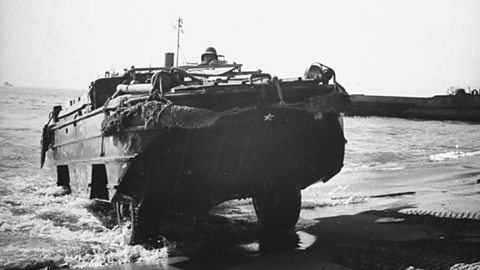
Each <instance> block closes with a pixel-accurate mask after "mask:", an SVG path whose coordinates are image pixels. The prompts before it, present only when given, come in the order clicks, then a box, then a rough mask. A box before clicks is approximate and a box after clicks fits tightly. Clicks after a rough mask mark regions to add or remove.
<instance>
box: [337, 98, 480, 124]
mask: <svg viewBox="0 0 480 270" xmlns="http://www.w3.org/2000/svg"><path fill="white" fill-rule="evenodd" d="M350 101H351V103H350V106H349V108H348V109H347V112H346V115H348V116H385V117H400V118H416V119H429V120H458V121H470V122H480V95H472V94H463V95H438V96H433V97H428V98H424V97H397V96H369V95H350Z"/></svg>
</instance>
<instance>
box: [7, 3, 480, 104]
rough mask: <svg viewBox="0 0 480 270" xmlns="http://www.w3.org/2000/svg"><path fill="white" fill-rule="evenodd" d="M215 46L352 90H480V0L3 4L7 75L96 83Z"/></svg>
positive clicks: (26, 81)
mask: <svg viewBox="0 0 480 270" xmlns="http://www.w3.org/2000/svg"><path fill="white" fill-rule="evenodd" d="M179 17H181V18H182V19H183V33H182V34H181V36H180V44H181V48H180V55H179V58H180V62H181V63H183V62H199V60H200V55H201V54H202V52H203V51H204V50H205V49H206V48H207V47H209V46H213V47H215V48H216V49H217V51H218V53H219V54H222V55H225V57H226V59H227V60H229V61H235V62H237V63H242V64H244V67H243V70H248V69H252V70H257V69H262V70H263V71H265V72H268V73H270V74H272V75H276V76H278V77H286V78H293V77H299V76H302V75H303V73H304V71H305V69H306V68H307V67H308V66H309V65H310V64H311V63H313V62H321V63H323V64H326V65H328V66H330V67H332V68H333V69H334V70H335V71H336V74H337V79H338V81H339V82H340V83H341V84H342V85H343V86H344V87H345V88H346V89H347V91H348V92H350V93H363V94H374V95H398V96H432V95H437V94H445V93H446V91H447V89H448V88H449V87H452V86H454V87H462V88H466V89H468V87H471V89H474V88H476V89H479V88H480V1H478V0H399V1H389V0H367V1H358V0H357V1H355V0H338V1H331V0H329V1H323V0H317V1H307V0H296V1H286V2H280V1H260V0H253V1H251V0H245V1H243V0H242V1H227V0H224V1H209V0H204V1H181V0H177V1H159V0H156V1H153V0H152V1H149V0H136V1H131V0H130V1H118V0H117V1H98V0H0V83H3V82H4V81H9V82H10V83H12V84H14V85H15V86H25V87H54V88H68V89H70V88H71V89H85V90H87V89H88V85H89V84H90V82H91V81H93V80H95V79H96V78H98V77H100V76H102V75H103V74H104V72H105V71H106V70H110V69H115V70H117V71H122V70H123V68H127V67H130V66H132V65H134V66H136V67H141V66H161V65H163V63H164V54H165V52H176V41H177V30H176V29H175V27H174V26H175V23H176V20H177V19H178V18H179Z"/></svg>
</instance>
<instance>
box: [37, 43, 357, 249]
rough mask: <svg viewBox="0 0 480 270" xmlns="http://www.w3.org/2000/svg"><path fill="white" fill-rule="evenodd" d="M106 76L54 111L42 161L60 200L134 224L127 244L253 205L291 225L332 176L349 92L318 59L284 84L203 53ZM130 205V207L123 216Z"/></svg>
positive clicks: (269, 221) (274, 224)
mask: <svg viewBox="0 0 480 270" xmlns="http://www.w3.org/2000/svg"><path fill="white" fill-rule="evenodd" d="M165 59H166V61H165V62H166V64H165V67H158V68H153V67H148V68H136V67H132V68H131V69H129V70H126V72H125V73H124V74H122V75H118V74H115V73H113V74H112V73H106V76H105V77H104V78H99V79H97V80H95V81H94V82H92V83H91V85H90V90H89V91H88V93H87V94H86V95H84V96H81V97H78V98H75V99H72V100H69V101H67V103H66V105H65V106H63V107H62V106H55V107H54V108H53V110H52V112H51V113H50V119H49V121H48V123H47V124H46V125H45V127H44V130H43V139H42V160H41V165H42V166H43V164H44V161H45V157H46V156H48V157H49V158H50V159H51V160H52V161H53V163H52V162H51V163H52V164H53V165H54V167H55V168H56V172H57V185H58V186H60V187H62V188H63V190H64V191H65V192H67V193H69V192H71V193H73V194H78V195H80V196H84V197H87V198H90V199H96V200H102V201H108V202H111V203H112V204H115V205H116V206H117V210H118V211H117V214H118V215H119V216H121V215H122V214H125V212H126V213H128V214H127V216H128V218H131V220H132V222H131V224H132V225H131V239H130V242H131V243H138V242H145V241H149V240H151V239H153V238H154V237H155V234H156V233H158V232H157V231H156V229H155V228H156V227H157V226H156V224H157V223H156V222H158V219H159V217H161V213H162V212H163V211H164V210H165V209H168V211H172V210H173V211H181V212H184V213H190V214H192V215H195V216H197V217H199V216H202V215H204V214H206V213H207V212H208V211H209V210H210V209H211V208H212V207H214V206H215V205H217V204H219V203H222V202H224V201H227V200H232V199H240V198H248V197H251V198H253V203H254V206H255V210H256V214H257V216H258V219H259V222H260V223H261V224H262V226H263V227H264V228H265V229H268V230H270V229H271V230H288V229H292V228H294V226H295V224H296V222H297V220H298V217H299V212H300V203H301V192H300V191H301V190H302V189H304V188H306V187H307V186H309V185H311V184H313V183H315V182H318V181H323V182H325V181H327V180H329V179H330V178H332V177H333V176H334V175H335V174H337V173H338V172H339V171H340V170H341V168H342V166H343V159H344V147H345V142H346V140H345V138H344V134H343V126H342V115H343V112H344V110H345V107H346V106H347V104H348V102H349V97H348V94H347V93H346V92H345V90H344V88H343V87H342V86H341V85H340V84H338V83H337V81H336V78H335V73H334V71H333V70H332V69H331V68H329V67H327V66H325V65H322V64H320V63H314V64H312V65H311V66H310V67H308V68H307V71H306V72H305V74H304V75H303V76H301V77H297V78H293V79H279V78H277V77H272V76H271V75H270V74H268V73H264V72H262V71H260V70H258V71H242V69H241V68H242V65H241V64H236V63H228V62H227V61H225V60H224V58H222V57H221V56H219V55H217V53H216V51H215V49H213V48H208V49H207V51H206V52H205V53H204V54H203V55H202V57H201V64H198V65H189V66H181V67H173V53H167V54H166V57H165ZM123 206H128V208H127V209H129V210H128V211H121V208H124V207H123Z"/></svg>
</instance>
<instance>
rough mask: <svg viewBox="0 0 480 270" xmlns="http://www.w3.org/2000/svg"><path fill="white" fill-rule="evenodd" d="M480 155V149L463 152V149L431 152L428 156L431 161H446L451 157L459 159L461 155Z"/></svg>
mask: <svg viewBox="0 0 480 270" xmlns="http://www.w3.org/2000/svg"><path fill="white" fill-rule="evenodd" d="M476 155H480V151H474V152H463V151H459V150H457V151H450V152H444V153H437V154H431V155H429V156H428V159H429V160H430V161H445V160H449V159H458V158H461V157H471V156H476Z"/></svg>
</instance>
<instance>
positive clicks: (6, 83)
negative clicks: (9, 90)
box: [3, 81, 13, 87]
mask: <svg viewBox="0 0 480 270" xmlns="http://www.w3.org/2000/svg"><path fill="white" fill-rule="evenodd" d="M3 86H8V87H12V86H13V84H11V83H9V82H8V81H6V82H4V83H3Z"/></svg>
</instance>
